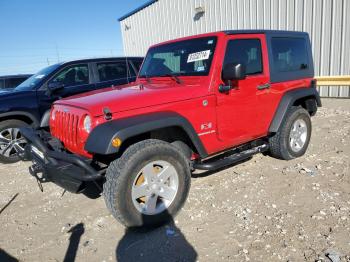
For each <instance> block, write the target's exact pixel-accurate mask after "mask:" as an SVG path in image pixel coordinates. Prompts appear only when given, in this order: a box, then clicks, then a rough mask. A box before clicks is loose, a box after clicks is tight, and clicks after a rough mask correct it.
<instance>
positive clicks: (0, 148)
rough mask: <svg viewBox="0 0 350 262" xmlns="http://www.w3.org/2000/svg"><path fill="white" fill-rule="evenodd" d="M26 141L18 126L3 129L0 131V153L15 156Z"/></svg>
mask: <svg viewBox="0 0 350 262" xmlns="http://www.w3.org/2000/svg"><path fill="white" fill-rule="evenodd" d="M26 143H27V142H26V140H25V139H24V138H23V137H22V135H21V133H20V132H19V129H18V128H7V129H4V130H2V131H1V132H0V155H2V156H5V157H13V156H16V155H17V153H18V151H19V150H20V149H24V146H25V145H26Z"/></svg>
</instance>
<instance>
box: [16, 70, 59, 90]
mask: <svg viewBox="0 0 350 262" xmlns="http://www.w3.org/2000/svg"><path fill="white" fill-rule="evenodd" d="M60 66H61V63H58V64H53V65H50V66H47V67H45V68H43V69H41V70H40V71H39V72H37V73H36V74H34V75H32V76H31V77H29V78H28V79H26V80H25V81H24V82H22V83H21V84H19V85H18V86H16V87H15V89H14V90H15V91H32V90H36V89H38V88H39V87H40V85H41V83H43V82H44V81H45V80H46V79H47V77H48V76H50V75H51V74H52V73H53V72H55V71H56V70H57V69H58V68H59V67H60Z"/></svg>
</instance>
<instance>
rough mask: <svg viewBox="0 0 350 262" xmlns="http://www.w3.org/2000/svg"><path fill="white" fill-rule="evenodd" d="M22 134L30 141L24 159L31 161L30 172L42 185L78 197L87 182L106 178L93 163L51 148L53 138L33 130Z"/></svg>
mask: <svg viewBox="0 0 350 262" xmlns="http://www.w3.org/2000/svg"><path fill="white" fill-rule="evenodd" d="M20 132H21V134H22V135H23V136H24V137H25V138H26V139H27V141H28V144H27V145H26V147H25V150H24V152H23V153H22V154H21V158H22V159H23V160H30V161H32V163H33V165H32V166H31V167H30V168H29V172H30V174H31V175H33V176H35V177H36V178H37V179H38V180H40V182H53V183H55V184H57V185H59V186H61V187H63V188H64V189H66V190H67V191H70V192H73V193H79V192H81V191H82V190H83V189H84V188H85V184H86V182H91V181H97V180H100V179H101V178H102V177H103V175H102V174H103V170H102V171H101V170H100V171H99V170H96V169H95V168H93V167H92V166H91V160H90V159H86V158H83V157H80V156H77V155H73V154H68V153H65V152H62V151H58V150H57V149H56V150H55V149H54V147H53V146H52V145H51V144H50V141H52V140H54V138H52V137H50V135H47V134H44V133H43V132H41V131H36V130H34V129H30V128H21V130H20ZM38 174H41V176H40V177H39V175H38Z"/></svg>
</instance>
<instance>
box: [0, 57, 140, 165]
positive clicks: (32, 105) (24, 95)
mask: <svg viewBox="0 0 350 262" xmlns="http://www.w3.org/2000/svg"><path fill="white" fill-rule="evenodd" d="M142 60H143V58H141V57H119V58H98V59H84V60H75V61H70V62H65V63H58V64H55V65H51V66H49V67H46V68H44V69H42V70H41V71H39V72H38V73H36V74H35V75H33V76H32V77H30V78H28V79H27V80H26V81H24V82H23V83H21V84H20V85H18V86H17V87H16V88H15V89H12V90H2V91H1V92H0V162H2V163H13V162H16V161H18V160H19V158H18V153H17V152H18V150H19V149H20V148H23V147H24V145H25V141H24V139H23V138H22V136H21V134H20V132H19V131H18V128H19V127H25V126H32V127H39V126H40V122H41V119H42V117H43V115H44V114H45V112H46V111H48V110H49V109H50V107H51V104H52V103H53V102H54V101H55V100H57V99H60V98H62V97H68V96H72V95H75V94H78V93H83V92H87V91H92V90H95V89H101V88H104V87H110V86H115V85H123V84H127V83H130V82H133V81H135V79H136V75H137V73H138V69H139V67H140V65H141V63H142Z"/></svg>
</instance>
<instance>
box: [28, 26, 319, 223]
mask: <svg viewBox="0 0 350 262" xmlns="http://www.w3.org/2000/svg"><path fill="white" fill-rule="evenodd" d="M315 86H316V82H315V79H314V69H313V60H312V53H311V46H310V40H309V36H308V34H307V33H304V32H289V31H270V30H243V31H222V32H215V33H208V34H202V35H196V36H191V37H185V38H181V39H177V40H172V41H167V42H165V43H161V44H157V45H154V46H152V47H150V49H149V51H148V53H147V55H146V57H145V60H144V62H143V64H142V66H141V69H140V72H139V75H138V77H137V80H136V82H135V83H133V84H130V85H126V86H123V87H122V88H118V87H117V88H113V87H112V88H109V89H105V90H103V91H95V92H91V93H85V94H84V95H78V96H74V97H70V98H66V99H62V100H59V101H56V102H55V103H54V105H53V107H52V109H51V114H50V130H51V133H47V132H45V131H43V130H33V129H27V128H24V129H22V134H23V136H24V137H25V138H26V139H27V141H28V145H27V146H26V147H25V150H24V152H23V154H21V156H22V157H23V159H29V160H32V162H33V165H32V166H31V167H30V173H31V174H32V175H33V176H35V177H36V178H37V179H38V181H39V184H40V185H41V183H42V182H48V181H51V182H54V183H56V184H57V185H59V186H61V187H63V188H64V189H65V190H68V191H70V192H74V193H78V192H84V190H86V189H87V188H88V185H91V184H95V185H96V186H97V187H101V191H102V193H103V195H104V199H105V202H106V205H107V207H108V209H109V210H110V212H111V213H112V214H113V216H114V217H115V218H116V219H117V220H119V221H120V222H121V223H122V224H124V225H125V226H126V227H139V226H155V225H159V224H161V223H164V222H165V221H167V219H169V218H170V217H173V216H175V214H176V213H177V212H178V211H179V210H180V208H181V207H182V205H183V204H184V202H185V200H186V198H187V195H188V192H189V189H190V180H191V172H192V171H194V170H216V169H219V168H223V167H227V166H230V165H233V164H235V163H238V162H240V161H242V160H245V159H248V158H250V157H251V156H253V155H254V154H256V153H260V152H264V154H270V155H271V156H273V157H275V158H278V159H284V160H290V159H294V158H296V157H300V156H302V155H303V154H304V153H305V151H306V149H307V147H308V144H309V141H310V135H311V120H310V117H311V116H313V115H314V114H315V113H316V111H317V107H319V106H321V101H320V97H319V94H318V92H317V90H316V88H315Z"/></svg>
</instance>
